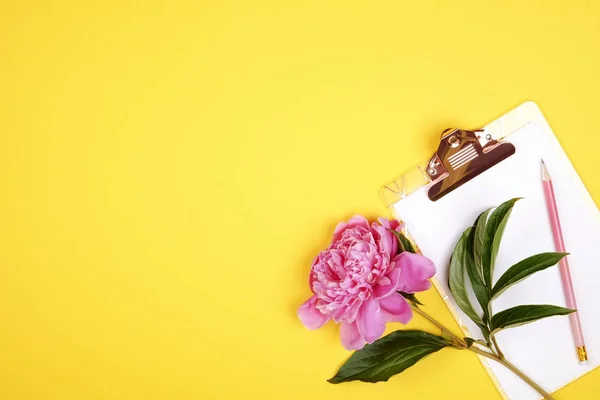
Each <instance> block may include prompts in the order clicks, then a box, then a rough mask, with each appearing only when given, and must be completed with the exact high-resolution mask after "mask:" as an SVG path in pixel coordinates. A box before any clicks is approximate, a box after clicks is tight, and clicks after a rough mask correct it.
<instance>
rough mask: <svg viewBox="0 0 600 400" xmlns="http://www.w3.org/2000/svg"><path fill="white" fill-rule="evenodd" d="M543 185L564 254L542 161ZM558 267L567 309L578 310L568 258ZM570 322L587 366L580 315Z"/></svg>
mask: <svg viewBox="0 0 600 400" xmlns="http://www.w3.org/2000/svg"><path fill="white" fill-rule="evenodd" d="M542 183H543V185H544V193H545V194H546V206H547V207H548V214H549V215H550V224H551V225H552V234H553V236H554V246H555V247H556V251H558V252H561V253H564V252H565V243H564V240H563V235H562V229H561V227H560V219H559V217H558V208H557V207H556V199H555V198H554V188H553V187H552V179H551V178H550V174H549V173H548V169H547V168H546V164H545V163H544V160H542ZM558 265H559V268H560V276H561V278H562V283H563V288H564V291H565V297H566V300H567V307H568V308H571V309H573V310H576V309H577V302H576V301H575V291H574V290H573V282H572V281H571V273H570V272H569V262H568V261H567V257H564V258H563V259H562V260H560V263H559V264H558ZM569 322H570V323H571V330H572V331H573V338H574V339H575V346H576V347H577V356H578V357H579V362H580V363H582V364H585V363H587V359H588V356H587V352H586V350H585V342H584V341H583V331H582V330H581V322H579V313H578V312H574V313H572V314H569Z"/></svg>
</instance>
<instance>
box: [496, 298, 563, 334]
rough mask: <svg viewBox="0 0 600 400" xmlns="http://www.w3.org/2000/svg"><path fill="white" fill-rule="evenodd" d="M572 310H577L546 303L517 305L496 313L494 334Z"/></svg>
mask: <svg viewBox="0 0 600 400" xmlns="http://www.w3.org/2000/svg"><path fill="white" fill-rule="evenodd" d="M572 312H575V310H571V309H569V308H564V307H558V306H552V305H546V304H541V305H527V306H517V307H513V308H509V309H508V310H504V311H501V312H499V313H498V314H496V315H494V316H493V317H492V321H491V323H490V327H491V328H492V335H493V334H494V333H496V332H498V331H500V330H502V329H506V328H512V327H515V326H519V325H523V324H527V323H529V322H533V321H537V320H538V319H542V318H546V317H552V316H554V315H567V314H571V313H572Z"/></svg>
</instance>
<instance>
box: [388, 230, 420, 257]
mask: <svg viewBox="0 0 600 400" xmlns="http://www.w3.org/2000/svg"><path fill="white" fill-rule="evenodd" d="M390 232H392V233H393V234H394V235H395V236H396V238H398V246H399V247H400V253H402V252H404V251H408V252H409V253H416V252H417V251H416V250H415V248H414V246H413V245H412V243H411V242H410V240H408V238H407V237H406V236H404V235H403V234H402V233H400V232H398V231H395V230H393V229H390Z"/></svg>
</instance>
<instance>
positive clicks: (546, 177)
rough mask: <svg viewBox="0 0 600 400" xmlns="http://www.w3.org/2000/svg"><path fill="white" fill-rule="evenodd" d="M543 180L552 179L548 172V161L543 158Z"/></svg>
mask: <svg viewBox="0 0 600 400" xmlns="http://www.w3.org/2000/svg"><path fill="white" fill-rule="evenodd" d="M542 180H544V181H549V180H550V174H549V173H548V168H546V163H545V162H544V160H542Z"/></svg>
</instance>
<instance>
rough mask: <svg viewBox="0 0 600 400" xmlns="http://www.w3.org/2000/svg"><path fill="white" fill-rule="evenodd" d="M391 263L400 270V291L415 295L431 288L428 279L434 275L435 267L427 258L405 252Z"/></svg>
mask: <svg viewBox="0 0 600 400" xmlns="http://www.w3.org/2000/svg"><path fill="white" fill-rule="evenodd" d="M392 261H393V262H394V263H395V264H396V266H399V267H400V269H401V270H402V274H400V285H399V290H400V291H402V292H407V293H415V292H422V291H424V290H427V289H429V288H430V287H431V282H429V281H428V279H429V278H431V277H432V276H434V275H435V265H433V261H431V260H430V259H429V258H427V257H425V256H422V255H420V254H413V253H409V252H407V251H405V252H403V253H400V254H398V255H397V256H396V257H395V258H394V259H393V260H392Z"/></svg>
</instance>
